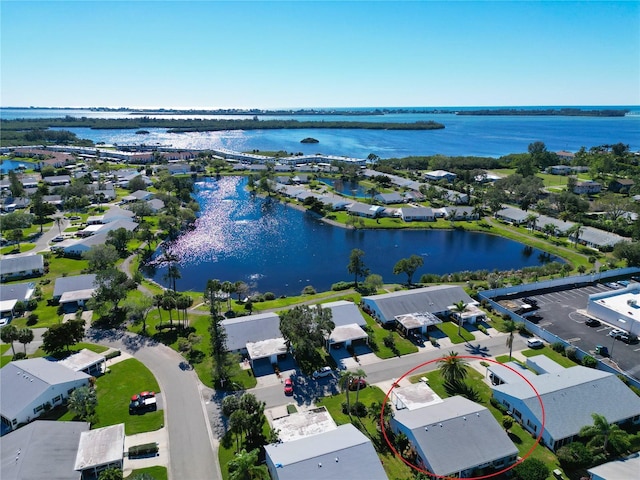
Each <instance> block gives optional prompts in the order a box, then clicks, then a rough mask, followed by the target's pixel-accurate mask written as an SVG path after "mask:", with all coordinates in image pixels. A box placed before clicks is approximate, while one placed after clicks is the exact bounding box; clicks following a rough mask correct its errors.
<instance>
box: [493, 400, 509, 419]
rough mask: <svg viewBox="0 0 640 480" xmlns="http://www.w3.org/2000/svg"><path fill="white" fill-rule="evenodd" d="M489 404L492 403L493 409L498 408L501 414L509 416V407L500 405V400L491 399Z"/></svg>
mask: <svg viewBox="0 0 640 480" xmlns="http://www.w3.org/2000/svg"><path fill="white" fill-rule="evenodd" d="M489 402H490V403H491V405H492V406H493V408H496V409H498V410H499V411H500V413H502V414H503V415H506V414H507V407H505V406H504V405H503V404H502V403H500V402H499V401H498V400H496V399H495V398H494V397H491V398H490V399H489Z"/></svg>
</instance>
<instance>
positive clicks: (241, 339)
mask: <svg viewBox="0 0 640 480" xmlns="http://www.w3.org/2000/svg"><path fill="white" fill-rule="evenodd" d="M220 324H221V325H222V327H223V328H224V330H225V332H226V334H227V350H229V351H230V352H233V353H238V354H240V355H246V356H247V357H248V359H249V361H250V362H251V366H252V367H254V366H255V365H254V364H255V362H257V361H262V362H266V361H268V362H270V363H271V364H275V363H277V362H278V356H280V355H286V354H287V352H288V349H287V344H286V342H285V340H284V338H283V336H282V333H281V332H280V317H279V316H278V315H277V314H275V313H259V314H256V315H248V316H245V317H238V318H228V319H225V320H222V322H220Z"/></svg>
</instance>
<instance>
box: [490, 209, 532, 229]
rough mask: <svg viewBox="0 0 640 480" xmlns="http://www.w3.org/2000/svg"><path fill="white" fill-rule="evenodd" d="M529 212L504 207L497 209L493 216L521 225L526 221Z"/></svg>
mask: <svg viewBox="0 0 640 480" xmlns="http://www.w3.org/2000/svg"><path fill="white" fill-rule="evenodd" d="M528 216H529V213H527V212H525V211H524V210H521V209H520V208H515V207H504V208H502V209H500V210H498V211H497V212H496V214H495V217H496V218H497V219H498V220H502V221H503V222H507V223H510V224H512V225H522V224H523V223H526V222H527V217H528Z"/></svg>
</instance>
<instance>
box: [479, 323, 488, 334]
mask: <svg viewBox="0 0 640 480" xmlns="http://www.w3.org/2000/svg"><path fill="white" fill-rule="evenodd" d="M478 330H480V331H481V332H482V333H484V334H485V335H487V329H486V327H485V326H484V325H478Z"/></svg>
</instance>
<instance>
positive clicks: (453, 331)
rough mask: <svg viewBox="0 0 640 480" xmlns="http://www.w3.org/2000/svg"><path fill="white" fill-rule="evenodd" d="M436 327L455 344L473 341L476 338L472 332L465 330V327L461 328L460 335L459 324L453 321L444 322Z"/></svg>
mask: <svg viewBox="0 0 640 480" xmlns="http://www.w3.org/2000/svg"><path fill="white" fill-rule="evenodd" d="M436 328H437V329H438V330H440V331H441V332H442V333H444V334H445V335H446V336H447V337H449V339H450V340H451V342H452V343H454V344H457V343H464V342H472V341H473V340H475V338H476V337H474V336H473V334H472V333H469V332H468V331H467V330H465V329H464V327H462V328H460V335H458V325H456V324H455V323H453V322H442V323H440V324H438V325H436Z"/></svg>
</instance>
